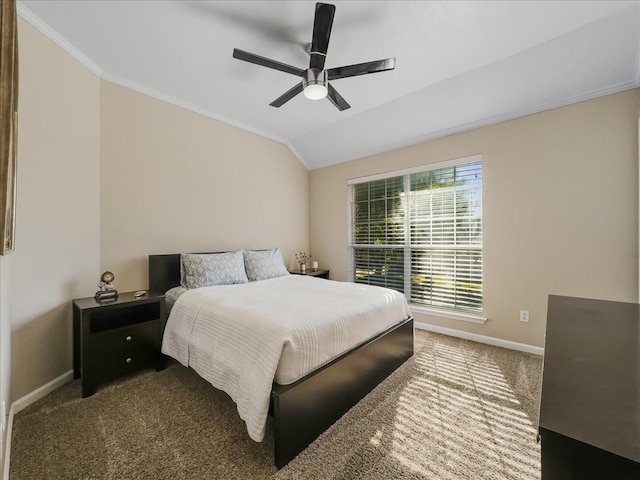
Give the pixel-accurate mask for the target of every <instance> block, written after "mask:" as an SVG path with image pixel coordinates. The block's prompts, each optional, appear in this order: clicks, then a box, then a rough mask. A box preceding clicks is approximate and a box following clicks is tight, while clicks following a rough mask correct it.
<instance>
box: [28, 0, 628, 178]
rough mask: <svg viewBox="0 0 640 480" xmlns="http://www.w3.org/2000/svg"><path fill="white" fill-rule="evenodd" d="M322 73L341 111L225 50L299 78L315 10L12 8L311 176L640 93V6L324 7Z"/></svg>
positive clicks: (123, 2) (130, 0) (168, 3)
mask: <svg viewBox="0 0 640 480" xmlns="http://www.w3.org/2000/svg"><path fill="white" fill-rule="evenodd" d="M330 3H333V4H334V5H336V12H335V19H334V22H333V29H332V34H331V39H330V43H329V48H328V52H327V60H326V68H332V67H338V66H342V65H350V64H355V63H361V62H366V61H371V60H378V59H383V58H387V57H395V58H396V62H397V63H396V68H395V70H392V71H387V72H380V73H375V74H372V75H363V76H357V77H352V78H345V79H340V80H335V81H334V82H332V85H333V86H334V87H335V88H336V90H338V92H339V93H340V94H341V95H342V96H343V97H344V98H345V99H346V100H347V102H348V103H349V104H350V105H351V108H350V109H348V110H345V111H342V112H340V111H338V110H337V109H336V108H335V107H334V106H333V105H332V104H331V103H330V102H329V101H328V100H327V99H324V100H319V101H314V100H308V99H306V98H305V97H304V96H303V95H298V96H296V97H295V98H293V99H292V100H291V101H289V102H288V103H286V104H285V105H283V106H282V107H280V108H274V107H271V106H269V103H270V102H272V101H273V100H275V99H276V98H277V97H279V96H280V95H281V94H282V93H284V92H285V91H287V90H288V89H290V88H291V87H292V86H294V85H295V83H296V82H297V81H298V80H296V78H295V77H293V76H291V75H288V74H286V73H283V72H279V71H276V70H272V69H268V68H264V67H260V66H258V65H253V64H250V63H246V62H242V61H239V60H237V59H234V58H232V52H233V49H234V48H239V49H242V50H246V51H249V52H252V53H255V54H258V55H261V56H263V57H268V58H270V59H274V60H277V61H280V62H283V63H285V64H289V65H293V66H296V67H299V68H302V69H305V68H307V66H308V64H309V56H308V54H307V53H306V50H305V47H306V45H307V44H308V43H310V42H311V35H312V30H313V20H314V11H315V7H314V5H315V2H309V1H255V2H251V1H185V0H145V1H142V0H90V1H89V0H87V1H78V0H69V1H67V0H19V1H18V12H19V14H20V15H21V16H22V17H23V18H25V19H26V20H27V21H29V22H30V23H32V24H33V25H34V26H36V27H37V28H39V29H40V30H41V31H42V32H44V33H45V34H46V35H48V36H49V37H50V38H51V39H52V40H54V41H55V42H56V43H58V44H59V45H60V46H62V47H63V48H65V49H66V50H67V51H68V52H69V53H70V54H72V55H73V56H75V57H76V58H77V59H78V60H80V61H81V62H83V63H84V64H85V65H86V66H87V67H88V68H90V69H92V70H93V71H94V72H95V73H96V74H98V75H100V76H101V77H102V78H104V79H105V80H108V81H111V82H114V83H117V84H120V85H123V86H126V87H129V88H132V89H135V90H138V91H140V92H143V93H146V94H149V95H152V96H155V97H157V98H160V99H162V100H165V101H168V102H171V103H174V104H176V105H179V106H182V107H185V108H188V109H190V110H193V111H195V112H198V113H201V114H203V115H206V116H209V117H212V118H216V119H219V120H222V121H224V122H227V123H229V124H232V125H235V126H238V127H240V128H243V129H246V130H249V131H251V132H255V133H258V134H260V135H264V136H266V137H269V138H272V139H274V140H277V141H280V142H282V143H284V144H286V145H288V146H289V148H290V149H291V151H292V152H293V153H294V154H295V155H296V156H297V157H298V158H299V159H300V160H301V161H302V162H303V163H304V164H305V165H306V166H307V168H309V169H317V168H321V167H324V166H328V165H332V164H336V163H340V162H345V161H348V160H352V159H355V158H360V157H363V156H367V155H371V154H375V153H379V152H383V151H387V150H391V149H394V148H398V147H402V146H406V145H410V144H414V143H418V142H421V141H425V140H430V139H433V138H437V137H441V136H444V135H447V134H450V133H455V132H460V131H464V130H469V129H472V128H476V127H479V126H483V125H489V124H493V123H497V122H500V121H503V120H507V119H511V118H516V117H519V116H523V115H527V114H530V113H535V112H539V111H543V110H547V109H550V108H554V107H557V106H562V105H568V104H571V103H575V102H579V101H582V100H586V99H590V98H595V97H598V96H602V95H606V94H609V93H615V92H619V91H623V90H627V89H630V88H634V87H638V86H640V1H591V0H589V1H578V0H571V1H554V2H551V1H495V2H494V1H453V0H448V1H424V2H420V1H360V0H358V1H342V0H339V1H333V2H330Z"/></svg>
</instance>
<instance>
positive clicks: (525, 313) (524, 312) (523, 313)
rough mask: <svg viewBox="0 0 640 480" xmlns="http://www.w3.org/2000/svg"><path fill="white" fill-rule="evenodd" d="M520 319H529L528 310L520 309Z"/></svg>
mask: <svg viewBox="0 0 640 480" xmlns="http://www.w3.org/2000/svg"><path fill="white" fill-rule="evenodd" d="M520 321H521V322H528V321H529V310H520Z"/></svg>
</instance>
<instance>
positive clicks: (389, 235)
mask: <svg viewBox="0 0 640 480" xmlns="http://www.w3.org/2000/svg"><path fill="white" fill-rule="evenodd" d="M349 196H350V203H351V205H350V215H349V223H350V229H349V231H350V235H349V251H350V260H351V280H352V281H354V282H356V283H365V284H369V285H380V286H384V287H389V288H393V289H395V290H398V291H400V292H403V293H404V294H405V295H406V296H407V298H408V299H409V301H410V302H411V303H413V304H418V305H425V306H429V307H434V308H440V309H447V310H454V311H458V312H464V313H471V314H480V313H481V312H482V298H483V295H482V159H481V157H480V156H474V157H468V158H465V159H460V160H454V161H451V162H443V163H440V164H436V165H430V166H426V167H422V168H419V169H411V170H406V171H402V172H395V173H391V174H385V175H376V176H373V177H367V178H364V179H356V180H351V181H349Z"/></svg>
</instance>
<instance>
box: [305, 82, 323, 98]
mask: <svg viewBox="0 0 640 480" xmlns="http://www.w3.org/2000/svg"><path fill="white" fill-rule="evenodd" d="M302 93H304V96H305V97H307V98H308V99H309V100H322V99H323V98H324V97H326V96H327V87H325V86H324V85H321V84H319V83H318V84H315V85H307V86H306V87H304V90H303V91H302Z"/></svg>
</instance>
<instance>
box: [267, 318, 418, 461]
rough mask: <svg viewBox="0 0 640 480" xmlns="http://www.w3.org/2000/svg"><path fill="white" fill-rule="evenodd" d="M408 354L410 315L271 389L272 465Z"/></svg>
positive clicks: (327, 424) (410, 350)
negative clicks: (325, 363)
mask: <svg viewBox="0 0 640 480" xmlns="http://www.w3.org/2000/svg"><path fill="white" fill-rule="evenodd" d="M412 355H413V318H407V319H406V320H404V321H403V322H401V323H399V324H397V325H395V326H393V327H391V328H390V329H388V330H386V331H384V332H382V333H381V334H379V335H377V336H376V337H374V338H372V339H371V340H369V341H368V342H366V343H364V344H362V345H360V346H358V347H356V348H355V349H353V350H350V351H348V352H347V353H345V354H343V355H342V356H340V357H338V358H337V359H335V360H333V361H332V362H331V363H329V364H327V365H325V366H324V367H322V368H320V369H319V370H316V371H315V372H312V373H310V374H309V375H307V376H305V377H303V378H301V379H300V380H298V381H297V382H295V383H292V384H291V385H278V384H274V388H273V391H272V393H271V404H272V405H271V406H272V409H273V425H274V437H275V463H276V467H278V468H282V467H283V466H285V465H286V464H287V463H289V462H290V461H291V460H293V458H294V457H295V456H296V455H298V453H300V452H301V451H302V450H304V449H305V448H307V446H309V444H311V442H313V441H314V440H315V439H316V438H317V437H318V436H319V435H320V434H321V433H322V432H324V431H325V430H326V429H327V428H329V427H330V426H331V425H333V423H335V422H336V420H338V419H339V418H340V417H342V415H344V414H345V413H346V412H347V411H348V410H349V409H350V408H351V407H353V406H354V405H355V404H356V403H358V402H359V401H360V400H361V399H362V398H364V397H365V396H366V395H367V394H368V393H369V392H371V390H373V389H374V388H375V387H376V386H377V385H378V384H379V383H380V382H382V381H383V380H384V379H385V378H387V377H388V376H389V375H390V374H391V373H392V372H393V371H395V370H396V369H397V368H398V367H399V366H400V365H402V364H403V363H404V362H405V361H406V360H407V359H409V358H410V357H411V356H412Z"/></svg>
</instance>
